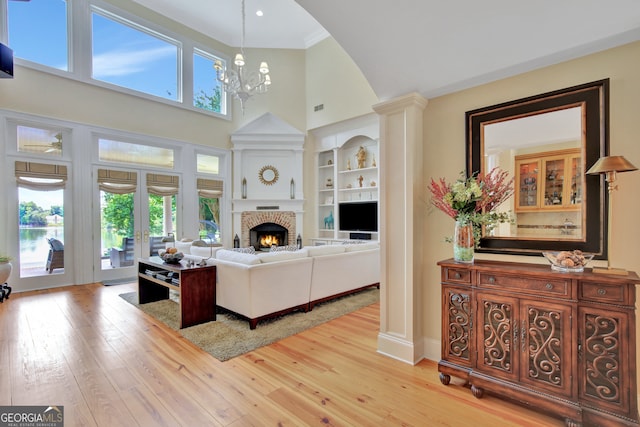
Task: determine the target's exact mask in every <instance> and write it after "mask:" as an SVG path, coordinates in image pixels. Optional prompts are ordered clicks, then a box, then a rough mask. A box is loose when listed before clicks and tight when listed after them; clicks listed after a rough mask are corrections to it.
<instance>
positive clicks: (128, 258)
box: [109, 237, 134, 268]
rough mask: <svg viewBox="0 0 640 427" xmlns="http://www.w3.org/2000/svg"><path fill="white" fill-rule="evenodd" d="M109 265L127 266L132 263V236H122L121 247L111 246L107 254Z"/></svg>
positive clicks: (114, 266)
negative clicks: (109, 252) (108, 254)
mask: <svg viewBox="0 0 640 427" xmlns="http://www.w3.org/2000/svg"><path fill="white" fill-rule="evenodd" d="M109 258H110V260H111V267H112V268H117V267H129V266H132V265H133V261H134V258H133V237H123V238H122V248H111V254H110V256H109Z"/></svg>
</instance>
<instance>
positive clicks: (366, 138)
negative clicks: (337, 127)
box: [311, 120, 379, 244]
mask: <svg viewBox="0 0 640 427" xmlns="http://www.w3.org/2000/svg"><path fill="white" fill-rule="evenodd" d="M378 132H379V131H378V125H377V121H376V120H373V121H372V120H369V121H368V122H367V125H366V126H363V127H358V126H354V128H353V129H350V130H348V131H340V132H336V133H334V134H332V133H328V134H325V135H322V137H321V138H320V139H321V141H320V144H319V150H318V151H317V155H316V159H317V163H316V166H317V169H316V173H317V179H316V183H317V184H316V185H317V193H316V197H317V199H316V207H317V232H316V235H317V237H318V239H315V238H312V239H311V241H312V243H314V244H317V243H318V242H320V241H322V242H324V241H326V242H334V241H340V240H347V239H350V237H351V235H352V233H350V232H348V231H340V218H339V211H340V209H339V205H340V203H357V202H364V201H378V200H379V191H378V185H379V170H378V159H379V152H378ZM361 148H362V150H363V151H364V153H365V156H364V164H363V165H362V164H361V165H359V164H358V151H359V150H360V149H361ZM358 166H362V167H358ZM331 219H333V222H331ZM359 234H360V235H362V234H365V235H367V237H370V238H371V239H372V240H377V239H378V233H377V231H376V232H365V233H359Z"/></svg>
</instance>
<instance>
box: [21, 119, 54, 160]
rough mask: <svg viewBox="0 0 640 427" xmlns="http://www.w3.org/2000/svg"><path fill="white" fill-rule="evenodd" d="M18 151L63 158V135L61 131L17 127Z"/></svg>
mask: <svg viewBox="0 0 640 427" xmlns="http://www.w3.org/2000/svg"><path fill="white" fill-rule="evenodd" d="M16 130H17V134H18V147H17V148H18V151H21V152H24V153H36V154H45V155H48V156H55V157H61V156H62V144H63V141H62V139H63V133H62V131H60V130H52V129H42V128H33V127H29V126H17V128H16Z"/></svg>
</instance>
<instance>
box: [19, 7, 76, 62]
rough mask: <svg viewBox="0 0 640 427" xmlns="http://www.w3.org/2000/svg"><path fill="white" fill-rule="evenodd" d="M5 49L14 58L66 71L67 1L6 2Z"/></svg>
mask: <svg viewBox="0 0 640 427" xmlns="http://www.w3.org/2000/svg"><path fill="white" fill-rule="evenodd" d="M7 11H8V15H9V19H8V27H9V47H11V49H13V53H14V55H15V56H16V57H18V58H23V59H27V60H29V61H32V62H37V63H39V64H44V65H47V66H49V67H53V68H57V69H60V70H64V71H67V70H68V69H69V65H68V60H67V58H68V56H69V55H68V54H67V45H68V43H67V2H66V1H63V0H31V1H30V2H21V1H10V2H8V9H7Z"/></svg>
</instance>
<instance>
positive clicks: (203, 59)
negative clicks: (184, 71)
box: [193, 49, 224, 113]
mask: <svg viewBox="0 0 640 427" xmlns="http://www.w3.org/2000/svg"><path fill="white" fill-rule="evenodd" d="M215 61H222V62H223V63H224V60H223V59H221V58H216V57H215V56H213V55H211V54H208V53H206V52H204V51H201V50H199V49H194V54H193V106H194V107H197V108H202V109H204V110H209V111H213V112H216V113H224V111H223V110H222V106H223V103H222V101H223V99H222V98H223V91H222V90H221V88H220V83H219V82H218V79H217V78H216V71H215V69H214V68H213V64H214V62H215Z"/></svg>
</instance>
